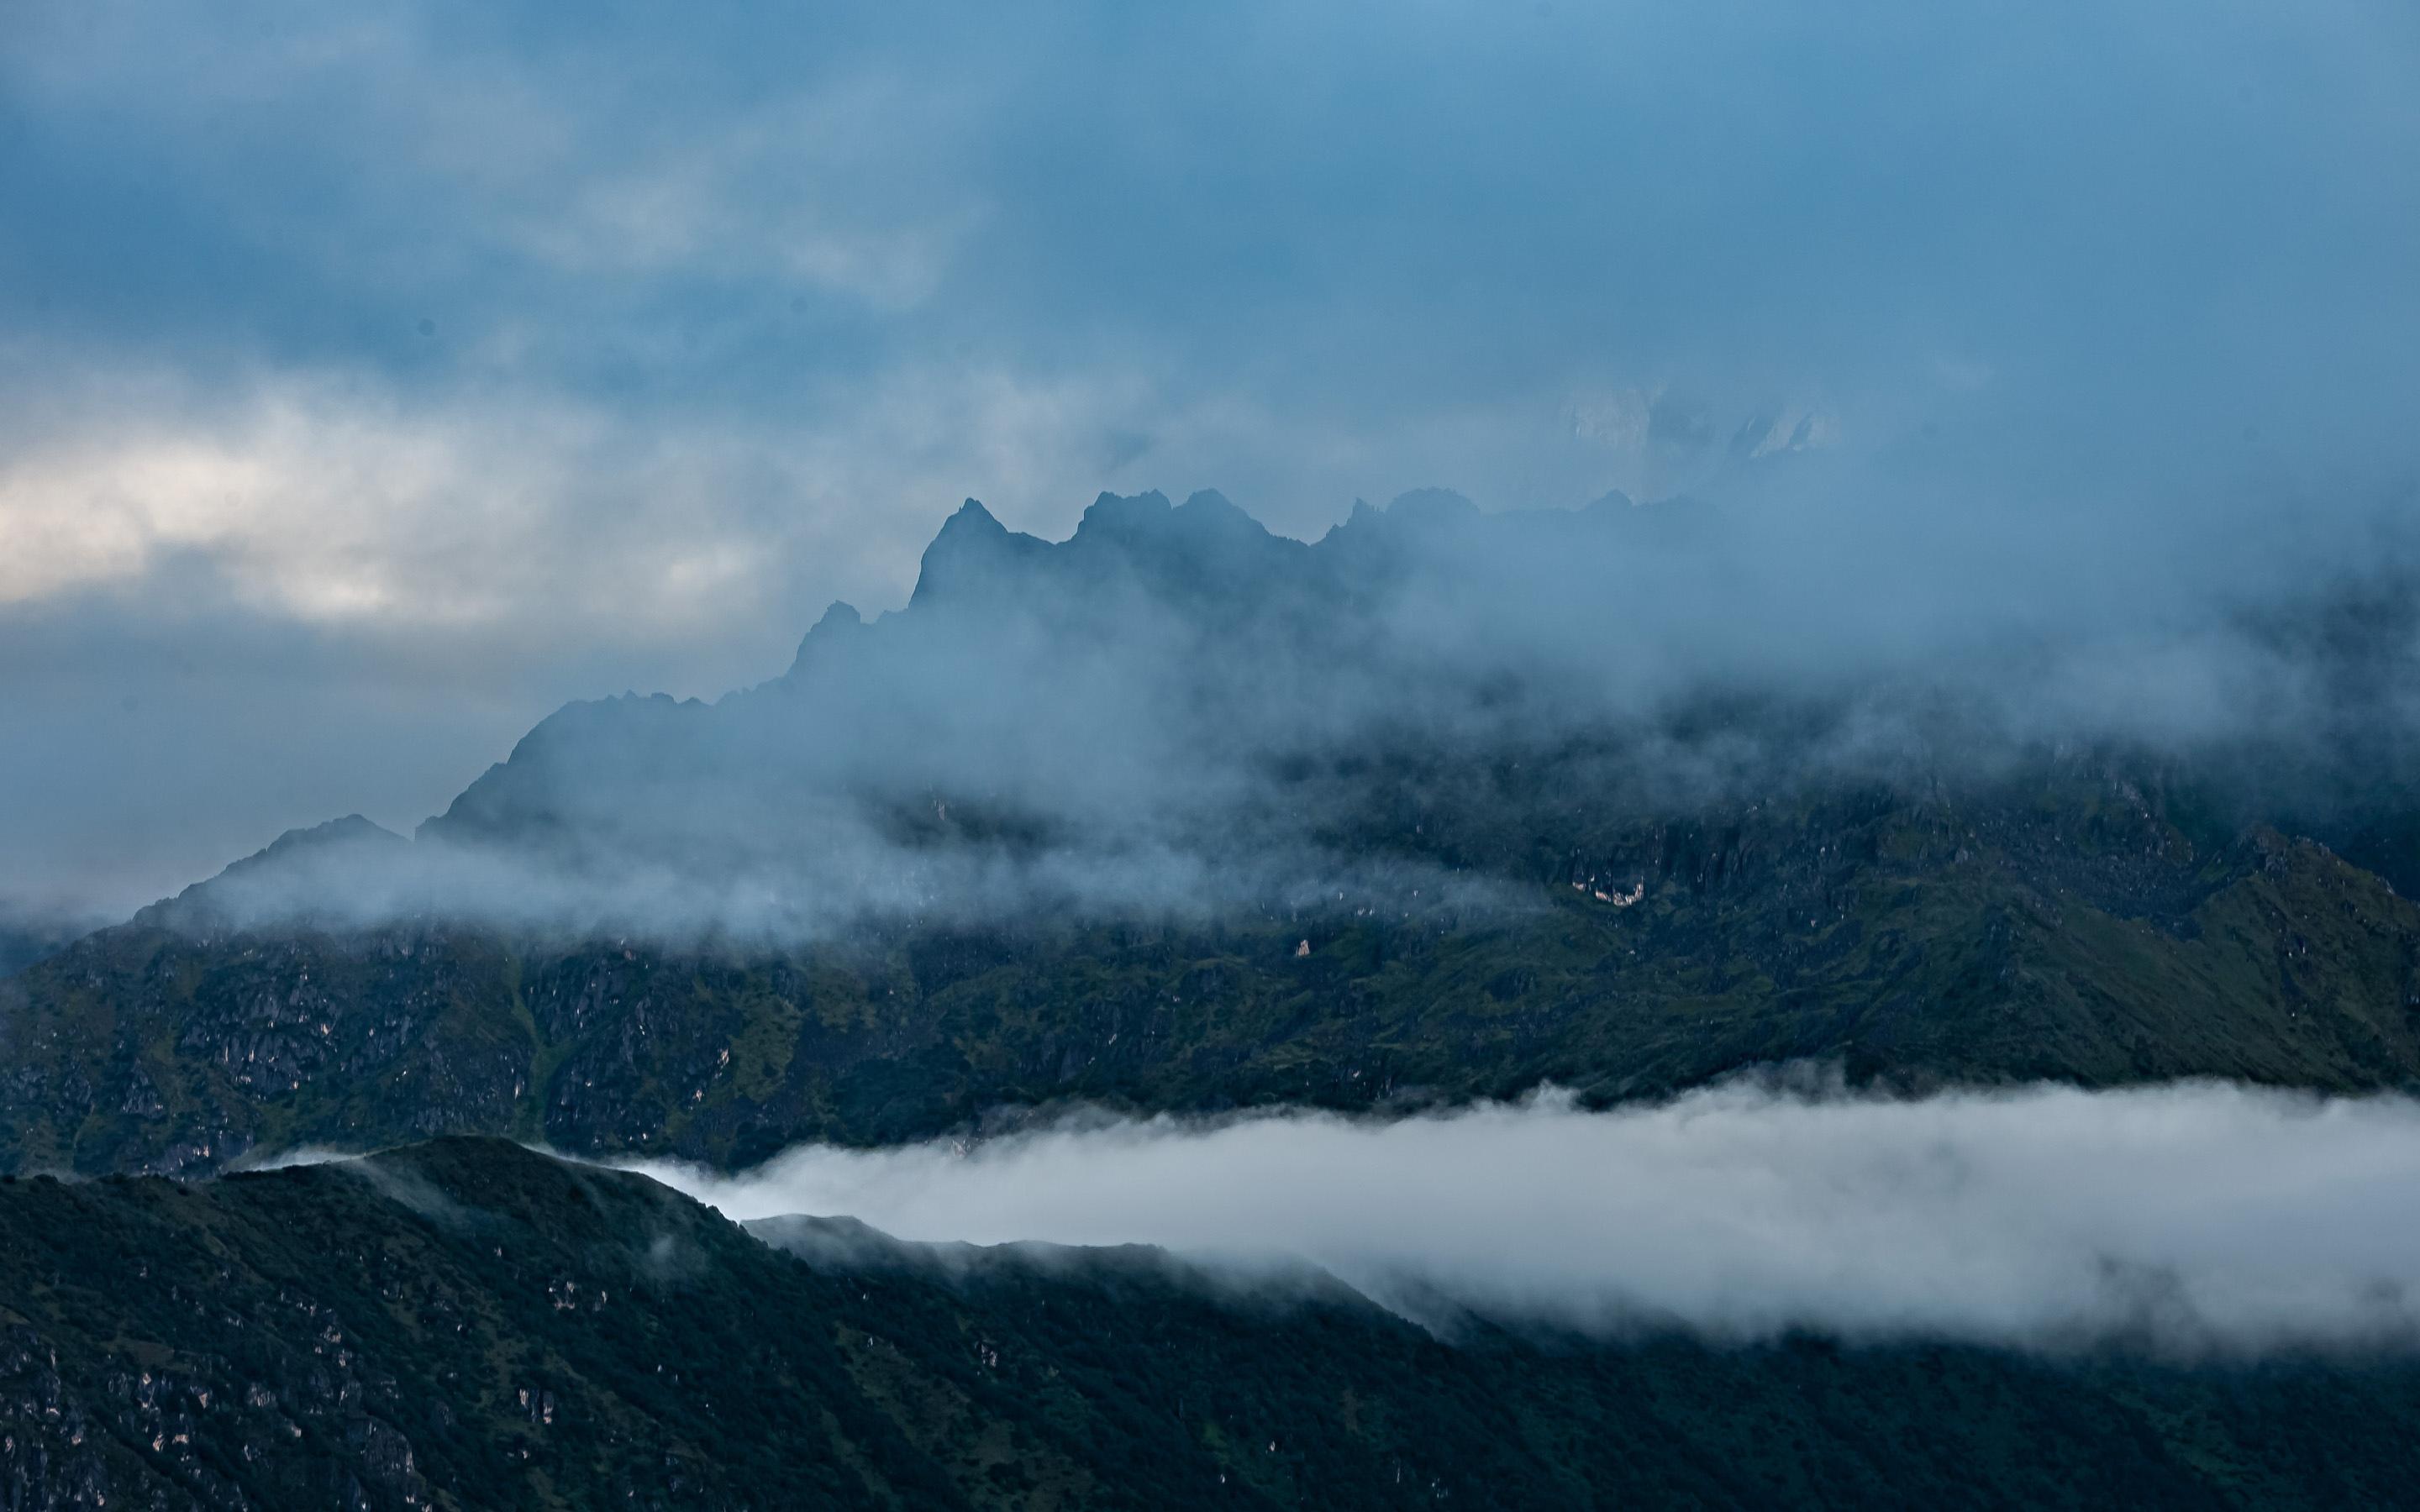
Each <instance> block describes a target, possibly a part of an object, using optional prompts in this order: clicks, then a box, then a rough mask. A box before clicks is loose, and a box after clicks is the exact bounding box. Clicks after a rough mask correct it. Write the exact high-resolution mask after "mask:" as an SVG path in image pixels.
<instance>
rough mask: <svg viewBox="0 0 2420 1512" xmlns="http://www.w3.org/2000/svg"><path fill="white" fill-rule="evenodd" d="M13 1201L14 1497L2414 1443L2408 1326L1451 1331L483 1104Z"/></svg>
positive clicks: (1450, 1481) (1775, 1492)
mask: <svg viewBox="0 0 2420 1512" xmlns="http://www.w3.org/2000/svg"><path fill="white" fill-rule="evenodd" d="M0 1235H5V1237H6V1240H7V1242H6V1243H5V1244H0V1487H5V1488H6V1490H7V1494H8V1495H9V1496H10V1497H11V1498H12V1500H11V1503H10V1504H27V1505H36V1506H43V1505H101V1504H103V1502H102V1499H103V1498H105V1499H106V1504H107V1505H110V1506H122V1505H133V1506H158V1507H167V1508H175V1507H186V1506H210V1507H240V1506H261V1507H271V1506H297V1505H325V1506H358V1507H380V1508H383V1507H401V1506H407V1505H419V1506H429V1505H434V1506H460V1507H488V1506H519V1507H546V1506H596V1505H608V1504H611V1505H635V1506H643V1507H645V1506H654V1507H690V1506H716V1507H724V1506H729V1507H741V1506H752V1507H789V1506H890V1507H919V1508H922V1507H952V1506H970V1507H980V1506H1002V1507H1005V1506H1016V1507H1078V1506H1127V1507H1138V1508H1140V1507H1153V1508H1157V1507H1177V1506H1197V1505H1199V1506H1319V1507H1350V1506H1409V1505H1433V1504H1438V1503H1441V1502H1442V1503H1446V1504H1452V1505H1461V1506H1482V1507H1530V1506H1543V1505H1557V1506H1612V1505H1618V1504H1635V1503H1637V1502H1639V1501H1642V1500H1645V1501H1652V1502H1654V1503H1656V1504H1690V1505H1703V1506H1761V1505H1776V1504H1793V1505H1835V1506H1852V1505H1869V1504H1873V1502H1874V1501H1875V1500H1876V1499H1878V1498H1887V1499H1889V1500H1892V1501H1896V1502H1909V1501H1916V1502H1921V1503H1924V1504H1935V1505H1968V1504H2037V1505H2040V1504H2047V1505H2060V1504H2086V1503H2090V1504H2103V1505H2105V1504H2111V1503H2113V1502H2122V1503H2125V1504H2137V1505H2184V1506H2217V1505H2279V1506H2282V1505H2348V1504H2372V1505H2387V1504H2396V1503H2397V1502H2398V1501H2400V1500H2402V1499H2403V1492H2404V1491H2405V1489H2408V1487H2409V1486H2410V1485H2411V1484H2412V1477H2413V1476H2414V1475H2415V1474H2420V1447H2415V1446H2420V1366H2414V1365H2410V1364H2408V1363H2402V1362H2394V1361H2380V1362H2361V1361H2353V1362H2345V1361H2337V1362H2334V1363H2329V1364H2322V1363H2319V1362H2294V1361H2286V1362H2273V1363H2270V1364H2266V1365H2246V1366H2233V1365H2203V1366H2189V1365H2161V1364H2157V1363H2153V1362H2150V1361H2147V1360H2143V1359H2137V1358H2130V1357H2126V1356H2121V1355H2109V1356H2099V1357H2094V1358H2090V1359H2084V1360H2071V1361H2066V1362H2055V1361H2045V1360H2037V1359H2027V1358H2021V1357H2017V1356H2011V1355H2005V1354H1997V1353H1993V1352H1990V1351H1985V1350H1972V1349H1957V1348H1933V1347H1920V1346H1902V1347H1893V1348H1855V1347H1846V1346H1840V1345H1836V1344H1833V1343H1829V1342H1826V1341H1823V1340H1820V1339H1801V1340H1796V1341H1793V1342H1790V1343H1786V1344H1782V1345H1777V1346H1773V1347H1769V1348H1756V1349H1740V1350H1730V1349H1717V1348H1711V1347H1707V1346H1704V1345H1700V1344H1697V1343H1693V1342H1690V1341H1687V1340H1684V1339H1679V1338H1666V1339H1642V1340H1639V1341H1637V1342H1634V1343H1632V1344H1628V1345H1624V1346H1619V1347H1604V1346H1592V1345H1587V1344H1583V1343H1579V1342H1577V1341H1570V1340H1562V1341H1525V1340H1522V1339H1518V1338H1513V1337H1509V1336H1505V1335H1497V1334H1494V1333H1491V1332H1488V1331H1486V1330H1484V1329H1476V1328H1475V1329H1474V1330H1473V1331H1472V1332H1471V1333H1470V1335H1468V1336H1467V1337H1466V1338H1464V1339H1463V1340H1461V1341H1460V1342H1458V1343H1456V1344H1452V1345H1447V1344H1443V1343H1440V1342H1438V1341H1436V1340H1435V1339H1433V1338H1432V1337H1430V1336H1429V1335H1426V1334H1423V1333H1421V1332H1420V1331H1419V1330H1418V1329H1415V1328H1413V1327H1411V1326H1410V1325H1408V1324H1405V1323H1404V1322H1402V1321H1400V1320H1399V1319H1395V1318H1393V1317H1391V1316H1390V1315H1388V1314H1386V1313H1383V1312H1380V1311H1379V1310H1377V1309H1375V1308H1374V1307H1372V1306H1371V1305H1369V1304H1367V1303H1364V1302H1362V1301H1361V1300H1360V1299H1358V1298H1357V1297H1355V1296H1354V1295H1353V1294H1351V1293H1349V1292H1347V1291H1344V1290H1343V1289H1342V1288H1338V1287H1336V1286H1335V1285H1334V1284H1333V1283H1328V1282H1324V1281H1321V1280H1320V1279H1319V1278H1317V1277H1316V1276H1310V1275H1306V1276H1300V1277H1296V1278H1295V1279H1294V1280H1293V1281H1292V1282H1291V1283H1289V1284H1288V1285H1286V1286H1285V1287H1284V1288H1282V1289H1280V1290H1277V1291H1271V1292H1264V1293H1249V1292H1246V1293H1239V1292H1237V1291H1235V1290H1233V1288H1216V1287H1213V1286H1211V1285H1209V1284H1207V1283H1206V1282H1205V1281H1204V1280H1203V1278H1202V1276H1201V1275H1200V1274H1199V1273H1196V1272H1193V1271H1191V1270H1190V1269H1189V1268H1188V1267H1187V1266H1185V1265H1183V1264H1181V1263H1179V1262H1177V1261H1174V1260H1172V1259H1170V1258H1169V1257H1163V1256H1160V1255H1158V1254H1156V1252H1151V1251H1135V1250H1125V1251H1106V1252H1080V1251H1079V1252H1066V1251H1060V1252H1047V1253H1036V1252H1030V1251H1009V1252H971V1253H970V1252H967V1251H963V1250H931V1249H925V1248H923V1247H919V1246H904V1245H895V1244H892V1242H888V1241H885V1240H883V1239H881V1238H880V1236H878V1235H875V1234H872V1233H871V1231H869V1230H864V1229H862V1228H858V1227H852V1226H848V1225H845V1224H832V1223H829V1222H803V1223H801V1222H795V1221H793V1222H777V1223H771V1224H766V1225H760V1226H757V1235H756V1236H755V1237H752V1235H751V1234H750V1232H749V1231H747V1230H744V1229H742V1228H740V1227H737V1226H734V1225H731V1224H729V1223H726V1222H724V1221H723V1220H721V1218H719V1217H718V1216H716V1215H715V1214H714V1213H712V1212H710V1211H707V1210H705V1209H702V1208H700V1207H698V1206H696V1205H695V1204H693V1203H690V1202H689V1201H688V1200H687V1199H685V1198H681V1197H679V1196H675V1195H674V1194H672V1193H670V1192H668V1191H666V1190H665V1189H663V1188H661V1187H659V1186H657V1185H655V1184H654V1183H652V1182H650V1181H647V1180H644V1179H642V1178H638V1177H633V1176H628V1175H621V1174H615V1173H609V1172H603V1171H598V1170H596V1169H593V1168H586V1167H580V1166H572V1165H564V1164H561V1163H558V1162H556V1161H552V1160H550V1159H548V1158H546V1157H543V1156H539V1155H535V1154H532V1153H530V1152H528V1151H525V1150H522V1149H519V1148H518V1147H515V1146H511V1145H507V1144H504V1143H501V1142H496V1141H482V1140H448V1141H441V1142H438V1143H434V1144H429V1145H424V1146H419V1147H415V1148H411V1149H402V1150H397V1151H394V1152H391V1153H388V1154H385V1155H381V1156H379V1157H376V1158H375V1159H372V1160H369V1161H366V1162H360V1163H348V1164H342V1165H321V1166H314V1167H303V1168H295V1169H288V1170H283V1171H277V1172H272V1173H267V1174H260V1175H252V1176H240V1177H229V1178H222V1179H218V1180H209V1181H203V1182H198V1183H193V1184H185V1183H178V1182H172V1181H169V1180H163V1179H157V1178H146V1179H137V1180H124V1179H112V1180H101V1181H96V1182H91V1183H81V1184H78V1183H62V1182H57V1181H53V1180H23V1179H19V1180H11V1181H8V1182H6V1183H0ZM767 1241H770V1242H769V1243H768V1242H767ZM793 1251H795V1252H796V1253H795V1254H794V1253H792V1252H793ZM1986 1488H1988V1489H1986Z"/></svg>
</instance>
